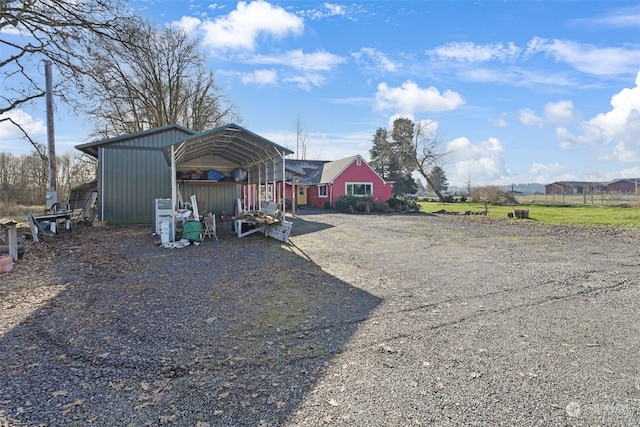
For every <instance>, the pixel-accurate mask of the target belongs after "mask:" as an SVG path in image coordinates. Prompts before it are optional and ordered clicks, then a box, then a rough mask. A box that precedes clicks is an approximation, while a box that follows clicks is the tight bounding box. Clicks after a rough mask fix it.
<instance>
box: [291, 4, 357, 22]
mask: <svg viewBox="0 0 640 427" xmlns="http://www.w3.org/2000/svg"><path fill="white" fill-rule="evenodd" d="M364 12H366V11H365V10H364V9H363V7H362V6H361V5H359V4H357V3H352V4H350V5H339V4H336V3H328V2H325V3H322V5H320V6H319V7H317V8H314V9H306V10H302V11H300V12H298V14H299V15H300V16H304V17H306V18H309V19H311V20H314V21H316V20H319V19H326V18H331V17H334V16H338V17H341V18H345V19H348V20H351V21H355V15H358V14H361V13H364Z"/></svg>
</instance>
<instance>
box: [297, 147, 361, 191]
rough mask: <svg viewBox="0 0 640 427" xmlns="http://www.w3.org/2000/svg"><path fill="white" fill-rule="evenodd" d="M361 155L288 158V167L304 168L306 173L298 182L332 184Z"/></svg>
mask: <svg viewBox="0 0 640 427" xmlns="http://www.w3.org/2000/svg"><path fill="white" fill-rule="evenodd" d="M358 157H360V158H362V157H361V156H360V155H358V154H356V155H354V156H351V157H346V158H344V159H340V160H334V161H326V160H287V168H289V167H296V168H299V169H302V171H303V172H304V174H302V175H300V174H298V175H300V176H299V177H298V180H297V181H296V184H307V185H314V184H331V183H332V182H333V181H334V180H335V179H336V178H337V177H338V176H340V174H341V173H342V172H344V170H345V169H347V168H348V167H349V165H351V164H352V163H353V162H355V161H356V159H357V158H358Z"/></svg>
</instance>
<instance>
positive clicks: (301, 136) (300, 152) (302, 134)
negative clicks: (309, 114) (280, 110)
mask: <svg viewBox="0 0 640 427" xmlns="http://www.w3.org/2000/svg"><path fill="white" fill-rule="evenodd" d="M307 136H308V135H307V132H306V131H305V129H304V125H303V124H302V120H301V119H300V114H298V117H297V118H296V158H298V159H300V160H305V159H306V158H307V149H308V148H309V143H308V140H307Z"/></svg>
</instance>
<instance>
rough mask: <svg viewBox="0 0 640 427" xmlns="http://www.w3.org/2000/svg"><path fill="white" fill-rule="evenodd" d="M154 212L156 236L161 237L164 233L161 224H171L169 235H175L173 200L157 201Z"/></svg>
mask: <svg viewBox="0 0 640 427" xmlns="http://www.w3.org/2000/svg"><path fill="white" fill-rule="evenodd" d="M153 211H154V214H153V231H154V232H155V233H156V235H160V233H161V231H162V229H161V224H162V223H163V222H167V223H168V224H169V233H174V226H173V209H172V208H171V199H155V203H154V209H153Z"/></svg>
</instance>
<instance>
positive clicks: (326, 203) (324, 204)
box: [322, 200, 331, 209]
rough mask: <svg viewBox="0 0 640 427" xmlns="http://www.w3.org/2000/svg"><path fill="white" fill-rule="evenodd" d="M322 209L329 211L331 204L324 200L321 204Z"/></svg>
mask: <svg viewBox="0 0 640 427" xmlns="http://www.w3.org/2000/svg"><path fill="white" fill-rule="evenodd" d="M322 209H331V202H330V201H329V200H325V201H324V203H323V204H322Z"/></svg>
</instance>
